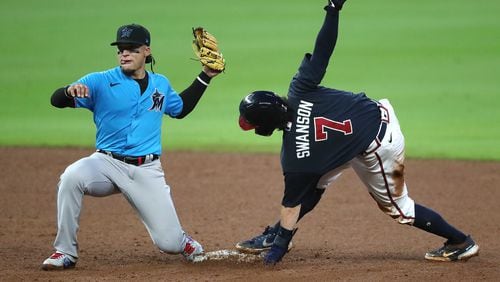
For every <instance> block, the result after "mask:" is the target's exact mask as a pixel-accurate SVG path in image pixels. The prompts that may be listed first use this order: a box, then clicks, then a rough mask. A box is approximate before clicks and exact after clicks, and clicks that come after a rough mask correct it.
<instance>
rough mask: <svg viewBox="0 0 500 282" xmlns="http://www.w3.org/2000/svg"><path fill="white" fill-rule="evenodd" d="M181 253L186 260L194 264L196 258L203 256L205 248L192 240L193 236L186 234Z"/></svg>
mask: <svg viewBox="0 0 500 282" xmlns="http://www.w3.org/2000/svg"><path fill="white" fill-rule="evenodd" d="M181 253H182V255H183V256H184V257H185V258H186V260H188V261H190V262H194V259H195V257H196V256H198V255H201V254H203V247H202V246H201V244H200V243H198V242H197V241H196V240H194V239H193V238H191V236H189V235H187V234H185V235H184V242H183V243H182V252H181Z"/></svg>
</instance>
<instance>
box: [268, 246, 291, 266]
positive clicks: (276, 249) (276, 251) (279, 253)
mask: <svg viewBox="0 0 500 282" xmlns="http://www.w3.org/2000/svg"><path fill="white" fill-rule="evenodd" d="M287 251H288V248H286V247H280V246H278V245H276V244H273V245H272V247H271V249H270V250H269V252H267V254H266V256H265V257H264V264H265V265H268V266H273V265H275V264H276V263H278V262H279V261H281V259H282V258H283V257H284V256H285V254H286V252H287Z"/></svg>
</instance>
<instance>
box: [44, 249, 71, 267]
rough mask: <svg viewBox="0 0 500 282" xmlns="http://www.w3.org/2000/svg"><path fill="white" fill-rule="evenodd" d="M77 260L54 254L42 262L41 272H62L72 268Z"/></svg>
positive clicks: (68, 256)
mask: <svg viewBox="0 0 500 282" xmlns="http://www.w3.org/2000/svg"><path fill="white" fill-rule="evenodd" d="M76 261H77V259H76V258H74V257H72V256H70V255H65V254H62V253H58V252H55V253H53V254H52V255H51V256H50V257H49V258H48V259H46V260H44V261H43V264H42V269H43V270H64V269H71V268H74V267H75V265H76Z"/></svg>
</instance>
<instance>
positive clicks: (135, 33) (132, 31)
mask: <svg viewBox="0 0 500 282" xmlns="http://www.w3.org/2000/svg"><path fill="white" fill-rule="evenodd" d="M119 44H133V45H147V46H149V44H151V35H150V34H149V31H148V30H147V29H146V28H145V27H143V26H142V25H138V24H127V25H124V26H120V27H119V28H118V30H117V31H116V41H115V42H113V43H111V46H114V45H119Z"/></svg>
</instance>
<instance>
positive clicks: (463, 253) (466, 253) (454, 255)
mask: <svg viewBox="0 0 500 282" xmlns="http://www.w3.org/2000/svg"><path fill="white" fill-rule="evenodd" d="M477 255H479V245H478V244H476V242H474V240H472V238H471V236H470V235H469V236H467V239H466V240H465V241H464V242H463V243H461V244H453V245H452V244H449V243H448V241H447V242H446V243H444V246H442V247H441V248H439V249H437V250H434V251H430V252H428V253H426V254H425V259H427V260H433V261H460V260H461V261H466V260H468V259H470V258H471V257H473V256H477Z"/></svg>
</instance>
